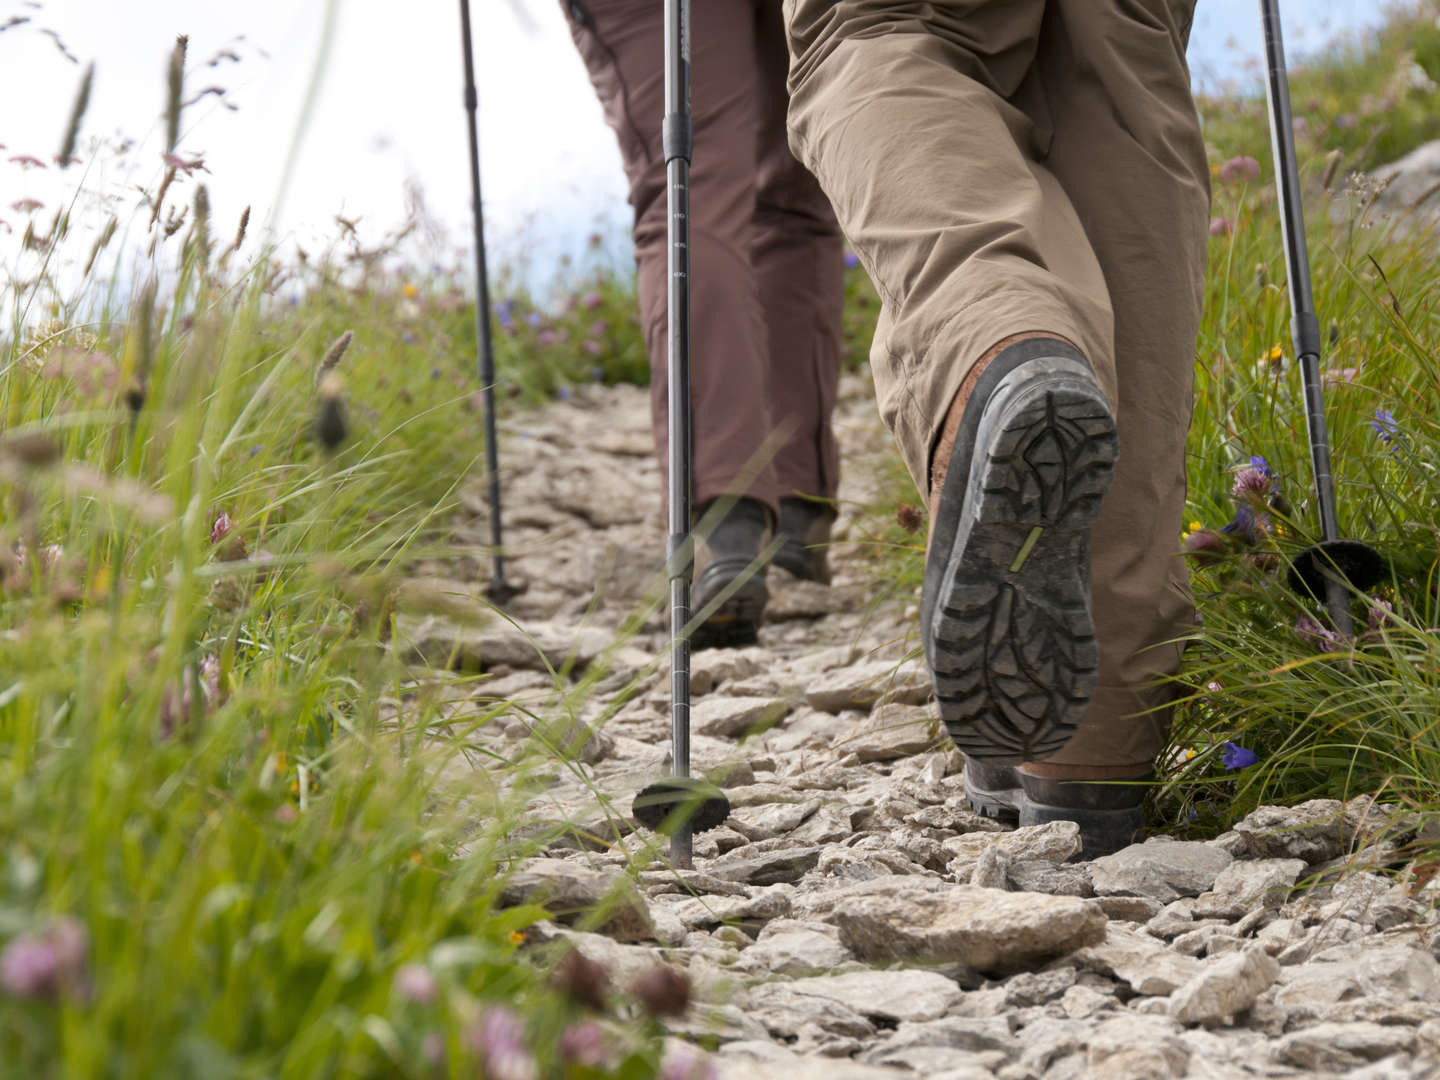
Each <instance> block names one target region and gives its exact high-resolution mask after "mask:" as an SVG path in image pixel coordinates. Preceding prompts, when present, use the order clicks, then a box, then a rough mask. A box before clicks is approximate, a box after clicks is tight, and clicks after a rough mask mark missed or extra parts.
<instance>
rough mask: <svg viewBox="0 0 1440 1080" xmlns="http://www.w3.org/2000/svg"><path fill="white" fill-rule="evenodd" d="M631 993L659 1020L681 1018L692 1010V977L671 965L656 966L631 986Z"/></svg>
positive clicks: (641, 1005) (642, 1006)
mask: <svg viewBox="0 0 1440 1080" xmlns="http://www.w3.org/2000/svg"><path fill="white" fill-rule="evenodd" d="M630 993H632V994H634V995H635V998H636V999H637V1000H638V1001H639V1002H640V1007H641V1008H643V1009H644V1010H645V1011H646V1012H647V1013H649V1014H650V1015H651V1016H653V1017H655V1018H657V1019H663V1018H665V1017H681V1016H684V1015H685V1013H686V1012H687V1011H688V1010H689V1008H690V977H689V976H688V975H686V974H685V973H684V972H683V971H680V970H678V969H676V968H673V967H671V966H670V965H669V964H656V965H655V966H654V967H653V968H651V969H650V970H649V971H647V972H645V973H644V974H643V975H640V976H639V977H637V978H636V979H635V980H634V981H633V982H632V983H631V984H630Z"/></svg>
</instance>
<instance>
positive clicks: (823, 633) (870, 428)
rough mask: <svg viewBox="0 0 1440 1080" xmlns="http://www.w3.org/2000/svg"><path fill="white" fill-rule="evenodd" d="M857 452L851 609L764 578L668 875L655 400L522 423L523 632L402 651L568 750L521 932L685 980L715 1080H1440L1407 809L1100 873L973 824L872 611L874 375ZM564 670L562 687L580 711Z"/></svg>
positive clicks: (1430, 931) (1433, 972) (438, 586)
mask: <svg viewBox="0 0 1440 1080" xmlns="http://www.w3.org/2000/svg"><path fill="white" fill-rule="evenodd" d="M837 431H838V435H839V438H840V440H841V446H842V453H843V455H844V461H845V467H846V473H845V479H844V482H843V484H842V489H841V501H842V511H841V517H840V521H839V523H838V530H837V537H838V540H839V542H838V543H837V544H836V545H835V547H834V549H833V550H832V553H831V562H832V566H833V568H834V573H835V583H834V585H833V586H831V587H829V588H826V587H823V586H819V585H814V584H811V583H806V582H800V581H797V580H794V579H790V578H789V577H788V575H786V574H785V573H784V572H783V571H776V570H773V569H772V571H771V572H770V575H769V582H770V587H771V595H772V601H771V608H770V622H769V624H768V625H767V626H766V627H765V628H764V629H763V631H762V634H761V641H760V644H759V645H757V646H754V647H750V648H745V649H738V650H719V651H707V652H703V653H699V654H697V655H696V657H695V660H694V691H695V709H694V718H693V751H692V758H693V767H694V769H695V771H696V772H697V773H702V774H705V775H708V776H710V777H711V778H712V779H715V780H717V781H718V782H719V783H721V784H722V786H724V787H725V788H726V789H727V793H728V795H729V797H730V800H731V804H732V807H733V815H732V817H731V819H730V820H729V821H728V822H727V823H726V824H725V825H724V826H723V827H721V828H719V829H717V830H715V831H712V832H709V833H705V834H703V835H701V836H700V837H697V839H696V845H695V854H696V857H695V865H694V869H693V870H687V871H675V870H672V869H670V868H668V867H667V866H666V865H665V863H664V861H663V859H662V856H663V854H664V848H663V844H662V843H661V842H660V841H659V839H658V838H657V837H655V836H653V835H650V834H647V833H644V832H643V831H639V832H636V831H632V826H631V824H630V823H629V822H628V821H627V815H628V811H629V803H630V799H631V797H632V796H633V794H634V793H635V792H636V791H637V790H639V788H640V787H642V786H643V785H644V784H646V783H647V782H649V781H650V780H652V779H654V778H656V777H658V776H660V775H662V774H664V773H665V772H666V770H667V769H668V766H669V713H668V703H669V698H668V694H669V683H668V679H667V677H666V672H665V670H664V667H663V655H664V652H665V641H666V620H667V617H668V616H667V613H666V612H665V611H664V610H663V609H662V608H661V607H660V606H659V605H658V604H656V603H655V602H654V601H655V600H656V599H657V598H658V596H659V590H660V589H661V588H662V587H663V582H662V580H661V578H660V566H659V562H660V558H661V555H660V553H661V552H663V549H664V543H663V527H662V508H661V504H660V499H659V496H658V493H659V490H660V481H659V476H658V471H657V468H656V466H655V464H654V461H653V459H652V456H651V445H650V435H649V417H648V411H647V403H646V396H645V392H644V391H643V390H641V389H637V388H634V387H616V388H601V387H592V388H586V389H584V390H577V391H576V392H575V393H574V395H573V396H572V397H571V398H570V399H569V400H567V401H560V402H555V403H552V404H550V405H548V406H546V407H544V408H542V409H539V410H537V411H534V412H531V413H527V414H524V415H520V416H517V417H514V418H512V419H511V420H510V422H509V423H508V424H507V425H506V427H505V436H504V437H505V439H506V442H505V445H504V447H503V452H502V462H503V463H504V468H505V488H504V497H505V503H504V505H505V527H506V542H507V545H508V546H509V547H510V548H511V550H512V551H514V552H515V557H514V559H513V561H512V563H511V566H510V569H511V572H512V575H513V576H514V577H515V578H518V579H520V580H521V581H523V582H525V583H526V585H527V588H526V591H525V592H524V593H523V594H521V595H520V596H519V597H517V598H516V599H515V600H514V601H513V602H512V603H511V604H510V605H509V606H508V612H509V614H510V615H511V616H512V617H513V619H514V625H511V624H509V623H507V622H505V621H503V620H500V619H497V618H493V617H492V618H490V620H489V621H488V622H476V621H473V620H466V619H461V618H456V617H454V615H453V613H452V614H436V613H430V614H425V615H411V616H406V617H403V618H402V620H401V622H400V624H399V625H400V632H401V634H402V635H403V639H404V641H405V643H406V645H407V647H408V648H410V649H411V650H412V651H413V652H414V654H416V655H417V656H420V657H423V658H425V659H426V660H427V661H428V662H430V663H433V664H437V665H440V664H444V665H447V666H461V667H464V668H465V669H467V670H485V671H488V672H489V674H490V676H491V678H490V679H489V680H487V681H484V682H482V683H480V684H479V688H478V690H476V689H475V688H474V687H472V688H471V689H470V690H468V691H467V693H468V694H475V693H478V694H480V695H482V696H483V697H485V698H489V699H494V700H496V701H497V702H498V701H501V700H508V701H512V702H514V703H515V704H514V705H513V706H511V707H510V708H509V710H508V711H507V712H506V713H504V715H502V716H501V717H500V718H499V719H498V720H497V721H495V722H493V723H491V724H489V725H487V726H486V727H485V728H483V729H482V730H481V731H480V732H479V733H478V734H477V735H476V736H475V737H474V742H475V744H476V746H477V748H479V749H481V750H489V751H492V752H493V753H495V754H497V755H499V756H501V757H504V758H514V757H515V756H516V755H517V754H518V753H519V752H520V750H521V749H522V748H523V747H524V746H525V745H527V741H528V740H534V739H536V738H540V739H542V740H548V741H550V742H552V743H554V742H566V743H568V744H570V745H571V746H573V747H575V748H577V749H578V756H577V760H576V761H575V762H573V763H568V764H567V763H565V762H562V761H560V760H559V759H552V760H550V761H549V762H547V763H546V764H545V765H543V766H541V767H540V768H539V769H538V772H532V773H531V774H530V776H529V777H528V779H527V780H526V781H524V782H525V783H528V784H529V785H530V787H529V788H528V789H527V790H530V791H533V793H534V797H533V801H532V802H531V804H530V806H529V808H528V810H527V814H526V820H527V825H526V826H525V828H526V830H527V831H528V832H530V833H531V834H533V835H536V836H541V835H549V836H551V837H552V838H551V839H549V840H547V841H546V843H547V846H546V847H545V848H544V851H543V853H542V855H540V856H539V857H536V858H533V859H530V860H527V861H526V862H525V863H524V864H523V865H521V866H520V867H519V868H518V869H517V870H516V872H515V873H514V876H513V877H512V879H511V881H510V883H509V885H508V887H507V890H506V894H505V898H506V901H507V902H512V903H518V902H523V901H527V900H534V901H541V902H544V903H546V904H547V905H548V906H549V908H550V910H551V911H552V913H553V914H554V916H555V921H553V922H547V923H544V924H541V925H540V926H538V927H536V928H533V929H532V931H531V932H530V936H531V938H532V939H533V940H537V941H541V942H543V941H547V940H553V939H555V938H560V937H564V938H569V939H571V940H572V941H573V942H574V943H576V944H577V945H578V946H579V947H580V948H581V949H582V951H583V952H584V953H585V954H586V955H587V956H588V957H589V958H590V959H592V960H595V961H598V962H600V963H602V964H604V965H605V966H606V967H607V968H608V969H609V971H610V975H611V978H612V980H614V981H615V983H616V984H618V985H624V984H625V983H627V982H628V981H629V979H630V978H631V977H632V976H633V975H635V974H638V973H640V972H642V971H646V970H648V969H650V968H651V967H653V966H654V964H655V963H656V962H657V961H664V962H666V963H668V964H670V965H673V966H674V967H676V968H679V969H681V970H683V971H685V972H687V973H688V975H689V977H690V980H691V983H692V986H693V993H694V1003H693V1004H692V1007H691V1008H690V1010H689V1011H688V1013H687V1014H686V1015H685V1017H683V1018H682V1019H679V1020H674V1021H671V1022H670V1024H669V1028H670V1031H671V1032H672V1034H673V1036H675V1037H676V1038H687V1039H692V1040H696V1041H699V1042H701V1043H702V1044H704V1045H707V1046H709V1045H713V1046H714V1047H715V1050H714V1055H713V1059H712V1060H713V1064H714V1067H715V1073H714V1074H712V1075H718V1076H719V1077H723V1078H725V1080H740V1078H746V1080H752V1078H753V1080H760V1078H772V1077H773V1078H781V1077H783V1078H785V1080H806V1078H810V1077H814V1078H824V1080H861V1078H871V1077H873V1078H876V1080H882V1078H894V1077H898V1076H921V1077H926V1078H928V1080H981V1078H987V1077H998V1078H1002V1080H1032V1078H1033V1080H1039V1078H1047V1080H1049V1078H1072V1077H1074V1078H1078V1077H1094V1078H1101V1077H1105V1078H1112V1077H1113V1078H1116V1080H1146V1078H1152V1077H1153V1078H1170V1077H1194V1078H1203V1080H1212V1078H1213V1080H1222V1078H1223V1080H1228V1078H1232V1077H1235V1078H1239V1077H1284V1076H1305V1077H1328V1076H1350V1077H1369V1078H1373V1080H1380V1078H1384V1080H1405V1078H1419V1077H1434V1076H1440V962H1437V959H1436V957H1437V955H1440V910H1437V907H1436V902H1437V900H1440V883H1437V882H1436V881H1433V880H1430V879H1428V878H1427V877H1426V875H1425V874H1423V873H1416V872H1415V868H1414V867H1413V866H1412V867H1410V868H1409V869H1408V870H1404V869H1401V868H1403V867H1404V865H1405V862H1404V849H1403V847H1402V846H1401V845H1402V844H1403V843H1404V842H1405V841H1406V840H1407V839H1408V834H1407V830H1406V828H1405V827H1404V823H1403V822H1402V821H1401V818H1400V815H1399V814H1398V813H1397V812H1396V811H1394V810H1393V809H1391V808H1388V807H1385V806H1382V805H1379V804H1372V803H1371V802H1369V801H1368V800H1360V801H1356V802H1352V803H1350V804H1348V805H1342V804H1340V803H1337V802H1327V801H1317V802H1312V803H1306V804H1304V805H1302V806H1298V807H1294V808H1279V807H1267V808H1263V809H1261V810H1259V811H1257V812H1256V813H1254V814H1252V815H1250V816H1249V817H1248V818H1246V819H1245V820H1244V821H1243V822H1241V823H1239V824H1238V825H1237V826H1236V827H1235V828H1234V829H1233V830H1232V831H1230V832H1228V833H1226V834H1224V835H1223V836H1220V837H1218V838H1216V839H1214V840H1211V841H1207V842H1193V841H1179V840H1174V839H1170V838H1168V837H1165V836H1155V837H1153V838H1151V839H1150V840H1148V841H1147V842H1146V843H1144V844H1138V845H1134V846H1132V847H1130V848H1128V849H1126V850H1124V851H1121V852H1119V853H1118V854H1116V855H1112V856H1109V857H1106V858H1102V859H1097V860H1094V861H1092V862H1082V861H1074V860H1075V857H1076V855H1077V853H1078V851H1079V841H1078V839H1077V837H1076V835H1075V831H1074V827H1073V825H1070V824H1069V823H1054V824H1050V825H1044V826H1037V827H1033V828H1027V829H1005V828H1002V827H1000V826H999V825H997V824H996V823H994V822H992V821H989V820H987V819H985V818H982V817H980V816H978V815H976V814H974V813H972V812H971V811H970V810H969V809H968V808H967V805H966V802H965V794H964V785H963V780H962V777H961V767H962V761H961V758H960V755H959V754H958V753H957V752H956V751H954V750H953V749H951V748H950V747H949V746H948V745H947V743H946V742H945V740H944V739H943V738H942V736H941V733H940V731H939V730H938V725H937V721H936V719H935V711H934V708H933V704H932V703H931V700H930V691H929V686H928V680H927V678H926V676H925V672H924V670H923V666H922V665H921V664H920V663H918V662H917V661H916V660H915V659H914V658H912V657H911V654H912V653H914V652H915V651H916V646H917V645H918V639H917V638H916V637H915V622H916V607H915V605H916V603H917V600H916V598H915V596H914V594H913V593H912V592H909V591H905V592H904V593H903V594H902V595H896V594H895V593H894V590H893V589H892V590H891V595H889V596H884V597H881V598H879V599H877V598H876V594H877V591H878V586H877V585H876V583H875V581H874V580H873V579H874V570H873V562H871V563H868V564H867V562H866V559H865V549H864V548H863V546H862V545H861V543H859V542H858V541H857V540H856V539H853V538H852V537H851V535H850V533H851V530H852V529H854V523H853V513H854V508H855V507H857V506H860V505H863V504H865V503H867V502H868V501H870V500H871V499H872V497H873V496H874V494H875V492H876V490H877V486H878V485H879V484H880V483H881V482H882V481H881V479H880V476H881V475H882V473H883V469H881V467H880V465H879V464H878V463H880V462H881V461H883V459H884V457H885V455H887V454H888V453H889V449H888V448H889V440H888V436H887V435H886V434H885V433H884V431H883V429H882V428H881V427H880V424H879V420H878V418H877V417H876V415H875V408H874V403H873V399H872V398H871V396H870V390H869V387H868V384H867V383H866V382H864V381H863V380H861V379H860V378H859V377H856V376H847V377H846V378H845V380H844V382H843V383H842V394H841V403H840V406H839V410H838V413H837ZM463 507H464V510H463V512H462V513H461V514H459V515H458V516H457V520H456V523H455V537H456V541H457V545H459V548H458V550H460V551H462V552H463V551H464V549H465V545H483V544H484V543H485V542H486V541H487V539H488V536H489V532H488V528H489V526H488V522H487V520H486V518H485V502H484V490H483V486H482V485H480V484H479V483H476V484H474V485H473V486H472V488H471V489H470V490H469V491H467V492H466V494H465V496H464V499H463ZM857 531H858V530H857ZM423 569H424V571H425V574H426V575H427V577H422V578H421V579H420V580H418V581H417V583H416V584H415V588H416V589H417V590H418V591H421V592H427V591H428V593H429V594H431V595H437V594H444V595H445V596H447V597H449V598H450V600H451V602H453V603H455V604H460V605H462V606H464V605H467V604H468V605H469V606H470V607H471V608H478V604H477V603H476V601H475V600H474V599H473V598H474V597H475V596H477V595H478V591H477V587H476V586H475V585H474V584H473V583H474V582H475V581H476V579H477V577H478V576H483V575H484V574H485V573H487V572H488V566H487V564H486V563H485V562H484V561H483V560H482V559H480V558H477V557H475V556H473V555H471V554H464V553H462V554H457V555H456V556H455V557H454V558H450V559H441V560H435V561H434V562H433V563H431V564H428V565H427V566H425V567H424V568H423ZM647 599H648V600H649V601H650V603H649V606H648V607H647ZM627 619H631V621H632V625H633V627H634V628H635V633H634V634H633V635H632V636H630V637H628V638H622V637H621V634H620V630H621V627H622V625H624V624H625V623H626V620H627ZM542 658H543V659H542ZM657 658H661V659H659V660H657ZM547 662H548V663H549V664H551V665H555V666H556V667H560V666H561V665H567V664H568V666H567V667H566V668H565V677H564V678H562V679H561V680H560V681H561V683H562V685H563V688H564V689H565V691H566V697H565V701H568V702H569V704H568V705H566V704H565V701H562V696H561V694H560V692H559V691H557V689H556V679H555V677H553V676H552V675H551V674H550V673H549V671H547V670H546V663H547ZM627 686H630V687H635V688H636V692H634V693H633V694H632V695H630V696H629V697H628V699H625V700H624V701H623V704H621V705H619V707H618V709H617V708H616V706H615V703H616V701H617V695H621V694H622V691H623V690H624V689H625V688H626V687H627ZM611 714H613V715H611ZM602 721H603V722H602ZM532 745H533V744H532ZM476 775H477V776H478V775H479V772H478V770H477V774H476ZM562 822H563V823H568V824H569V825H570V826H571V829H570V830H568V831H566V832H564V833H563V834H561V835H559V836H558V838H554V834H553V832H552V833H549V834H545V833H544V830H545V829H546V828H547V823H562ZM1413 832H1414V828H1413V827H1411V828H1410V829H1409V830H1408V833H1409V834H1413ZM637 867H639V868H642V869H639V870H638V872H636V868H637ZM1382 869H1384V870H1386V871H1387V872H1386V873H1385V874H1383V875H1382V874H1380V873H1376V872H1375V871H1376V870H1382ZM1396 869H1401V872H1400V873H1399V874H1398V875H1397V874H1395V873H1394V871H1395V870H1396ZM1297 882H1298V883H1300V885H1299V886H1297ZM601 901H604V903H602V904H601V905H600V907H599V908H596V905H597V903H599V902H601ZM597 912H598V913H597ZM697 1075H700V1074H697Z"/></svg>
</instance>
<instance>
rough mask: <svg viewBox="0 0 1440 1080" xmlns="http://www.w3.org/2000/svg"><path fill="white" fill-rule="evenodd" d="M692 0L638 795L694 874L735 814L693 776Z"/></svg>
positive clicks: (677, 83)
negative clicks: (657, 692)
mask: <svg viewBox="0 0 1440 1080" xmlns="http://www.w3.org/2000/svg"><path fill="white" fill-rule="evenodd" d="M692 141H693V131H692V121H691V114H690V0H665V119H664V127H663V128H662V129H661V146H662V148H663V150H664V153H665V181H666V185H665V186H666V195H665V197H666V208H667V210H668V218H669V225H668V229H667V240H668V243H669V256H668V268H669V285H668V293H667V296H666V310H667V312H668V322H669V330H668V332H669V354H668V357H667V369H668V372H669V379H670V396H669V437H670V493H669V494H670V500H669V501H670V535H669V537H668V539H667V541H666V545H665V573H666V575H667V576H668V577H669V579H670V639H671V642H670V698H671V700H670V746H671V753H670V757H671V774H672V777H673V778H672V779H671V780H670V781H663V780H662V781H660V782H658V783H655V784H651V785H650V786H649V787H647V788H645V789H644V790H643V791H641V792H640V794H639V795H637V796H636V797H635V803H634V810H633V813H634V815H635V817H636V819H637V820H638V821H640V823H641V824H643V825H647V826H649V827H650V828H652V829H661V830H667V831H669V832H670V859H671V861H672V862H673V863H674V864H675V865H676V866H677V867H681V868H686V869H688V868H689V867H690V865H691V856H692V852H693V844H692V841H693V836H694V833H696V832H701V831H704V830H705V829H713V828H715V827H716V826H717V825H720V824H721V823H723V822H724V821H725V819H726V818H728V817H729V816H730V803H729V800H728V799H726V798H725V795H724V793H723V792H721V791H720V790H719V789H718V788H715V787H713V786H711V785H709V784H704V783H698V782H696V781H694V780H692V779H691V778H690V640H689V638H688V637H687V636H686V633H685V627H686V624H687V623H689V621H690V565H691V562H692V561H693V557H694V553H693V550H692V547H691V542H690V536H689V533H690V489H691V474H692V472H693V471H694V460H693V458H692V455H691V435H690V419H691V417H690V151H691V145H692Z"/></svg>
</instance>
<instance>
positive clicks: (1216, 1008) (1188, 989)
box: [1170, 947, 1280, 1024]
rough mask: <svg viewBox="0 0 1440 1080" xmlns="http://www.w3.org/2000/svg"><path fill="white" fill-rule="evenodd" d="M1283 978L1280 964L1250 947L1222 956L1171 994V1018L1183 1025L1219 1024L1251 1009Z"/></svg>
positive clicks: (1261, 950)
mask: <svg viewBox="0 0 1440 1080" xmlns="http://www.w3.org/2000/svg"><path fill="white" fill-rule="evenodd" d="M1279 977H1280V965H1279V964H1278V963H1277V962H1276V960H1275V958H1274V957H1273V956H1271V955H1270V954H1268V953H1267V952H1265V951H1264V950H1263V949H1260V948H1255V947H1251V948H1248V949H1245V950H1244V951H1243V952H1238V953H1233V954H1231V955H1228V956H1225V957H1222V958H1221V959H1219V960H1217V961H1215V962H1214V963H1212V964H1210V965H1209V966H1208V967H1206V968H1205V969H1203V970H1202V971H1201V972H1200V973H1199V974H1197V975H1196V976H1195V977H1194V978H1192V979H1191V980H1190V981H1189V982H1187V983H1186V984H1185V985H1184V986H1182V987H1180V988H1179V989H1178V990H1176V991H1175V993H1174V994H1172V995H1171V998H1170V1015H1171V1016H1172V1017H1174V1018H1175V1019H1176V1020H1178V1021H1179V1022H1180V1023H1182V1024H1217V1023H1220V1022H1222V1021H1224V1020H1226V1019H1227V1018H1229V1017H1231V1016H1234V1015H1235V1014H1236V1013H1240V1012H1243V1011H1245V1010H1246V1009H1248V1008H1250V1006H1251V1005H1253V1004H1254V1002H1255V999H1256V998H1257V997H1259V996H1260V995H1261V994H1262V993H1264V992H1265V991H1266V990H1268V989H1269V988H1270V987H1271V985H1273V984H1274V982H1275V980H1276V979H1278V978H1279Z"/></svg>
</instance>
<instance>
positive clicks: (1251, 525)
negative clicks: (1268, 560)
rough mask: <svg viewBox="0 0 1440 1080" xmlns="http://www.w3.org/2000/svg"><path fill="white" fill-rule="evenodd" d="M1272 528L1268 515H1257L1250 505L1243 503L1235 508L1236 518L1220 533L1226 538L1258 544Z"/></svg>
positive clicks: (1223, 527) (1222, 528)
mask: <svg viewBox="0 0 1440 1080" xmlns="http://www.w3.org/2000/svg"><path fill="white" fill-rule="evenodd" d="M1269 527H1270V516H1269V515H1268V514H1257V513H1255V511H1254V510H1253V509H1251V507H1250V505H1249V504H1248V503H1241V504H1240V505H1239V506H1237V507H1236V508H1235V517H1234V518H1233V519H1231V520H1230V522H1228V523H1227V524H1225V525H1222V526H1221V528H1220V531H1221V532H1222V533H1223V534H1224V535H1226V536H1233V537H1235V538H1236V539H1237V540H1242V541H1244V542H1245V543H1247V544H1251V545H1254V544H1258V543H1259V542H1260V537H1261V536H1263V535H1264V534H1265V533H1266V532H1267V531H1269Z"/></svg>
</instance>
